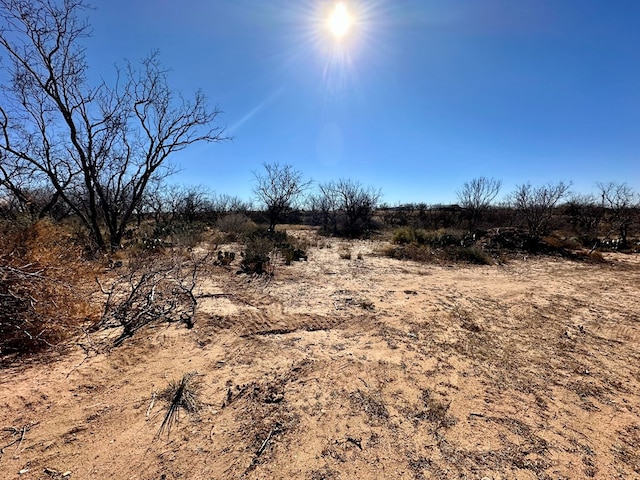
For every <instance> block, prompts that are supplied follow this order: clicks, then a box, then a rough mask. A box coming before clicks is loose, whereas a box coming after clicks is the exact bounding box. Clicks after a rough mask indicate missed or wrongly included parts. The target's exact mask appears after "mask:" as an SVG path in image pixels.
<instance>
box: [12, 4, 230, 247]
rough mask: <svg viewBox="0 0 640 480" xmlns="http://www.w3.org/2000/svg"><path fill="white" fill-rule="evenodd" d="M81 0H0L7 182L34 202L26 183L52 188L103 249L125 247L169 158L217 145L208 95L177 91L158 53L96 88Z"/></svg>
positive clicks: (165, 172) (214, 112) (165, 171)
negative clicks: (200, 145) (129, 230)
mask: <svg viewBox="0 0 640 480" xmlns="http://www.w3.org/2000/svg"><path fill="white" fill-rule="evenodd" d="M87 8H88V6H87V4H86V3H85V2H84V0H0V18H1V20H0V21H1V22H2V26H0V53H4V54H3V55H2V56H3V58H2V62H1V63H0V82H1V84H0V87H1V89H0V92H1V97H0V136H1V138H0V167H1V168H0V183H1V184H2V186H3V187H4V188H5V189H7V190H9V191H11V193H13V194H14V196H16V197H18V198H21V196H22V197H23V198H22V200H23V201H25V202H28V201H29V198H28V189H24V188H22V186H23V185H30V184H33V183H35V184H38V185H41V184H46V185H48V186H50V187H51V189H52V191H53V194H54V198H53V199H54V200H55V201H60V202H63V203H65V204H66V205H68V207H69V209H70V210H71V211H72V212H73V214H75V215H76V216H77V217H78V218H79V219H80V221H81V222H82V224H83V225H84V226H85V227H86V228H87V229H88V231H89V232H90V234H91V236H92V237H93V239H94V241H95V242H96V244H97V246H98V247H99V248H101V249H105V248H107V247H109V246H111V248H115V247H117V246H118V245H119V244H120V241H121V239H122V236H123V235H124V232H125V230H126V226H127V222H129V220H130V219H131V217H132V215H133V213H134V211H135V208H136V207H137V206H138V204H139V203H140V202H141V200H142V198H143V196H144V191H145V189H146V188H147V186H148V185H149V184H150V182H152V181H153V180H154V179H157V178H159V177H163V176H165V175H168V174H169V173H171V168H170V166H169V164H168V159H169V157H170V155H171V154H173V153H174V152H177V151H180V150H182V149H184V148H186V147H187V146H189V145H190V144H193V143H195V142H200V141H205V142H215V141H220V140H222V139H223V138H224V132H223V130H222V129H221V128H220V127H217V126H215V125H214V121H215V119H216V117H217V116H218V114H219V111H218V110H217V109H209V108H208V107H207V105H206V100H205V97H204V95H203V94H202V92H200V91H198V92H196V93H195V95H194V97H193V98H192V99H191V100H186V99H184V98H182V97H181V96H179V95H176V94H175V93H174V92H173V91H172V90H171V88H170V87H169V84H168V82H167V76H166V73H167V72H166V69H165V68H164V67H163V66H162V65H161V63H160V61H159V59H158V54H157V53H153V54H151V55H150V56H148V57H147V58H145V59H143V60H142V62H141V63H140V65H139V66H138V67H134V66H133V65H132V64H127V65H125V67H124V68H122V69H119V70H118V71H117V81H116V82H115V84H114V85H107V84H106V83H104V82H103V83H99V84H97V85H95V86H92V85H90V83H89V81H88V79H87V70H88V65H87V62H86V58H85V53H84V47H83V46H82V43H81V42H82V39H83V38H85V37H87V36H88V35H89V24H88V23H87V22H86V21H85V20H83V19H81V18H80V15H81V14H82V12H83V11H84V10H85V9H87Z"/></svg>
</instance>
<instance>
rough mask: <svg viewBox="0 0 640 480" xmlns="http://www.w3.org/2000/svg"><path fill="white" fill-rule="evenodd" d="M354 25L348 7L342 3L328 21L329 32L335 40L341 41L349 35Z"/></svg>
mask: <svg viewBox="0 0 640 480" xmlns="http://www.w3.org/2000/svg"><path fill="white" fill-rule="evenodd" d="M352 25H353V17H352V16H351V14H350V13H349V10H348V9H347V6H346V5H345V4H344V3H342V2H340V3H338V4H337V5H336V7H335V8H334V9H333V12H332V13H331V16H330V17H329V20H328V26H329V31H330V32H331V34H332V35H333V36H334V37H335V38H337V39H341V38H343V37H344V36H345V35H347V33H349V30H351V26H352Z"/></svg>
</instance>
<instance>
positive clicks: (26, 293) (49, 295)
mask: <svg viewBox="0 0 640 480" xmlns="http://www.w3.org/2000/svg"><path fill="white" fill-rule="evenodd" d="M94 273H95V266H94V265H93V264H91V263H89V262H87V261H84V260H82V251H81V249H80V248H79V247H78V246H76V245H75V244H74V242H73V240H72V236H71V234H70V233H69V232H68V231H66V230H65V229H63V228H62V227H60V226H58V225H56V224H53V223H51V222H49V221H39V222H37V223H34V224H31V225H28V226H26V227H19V226H16V225H11V224H4V225H2V226H1V228H0V356H2V357H4V358H5V359H6V358H7V355H10V356H15V355H23V354H32V353H36V352H38V351H40V350H43V349H47V348H51V347H54V346H60V345H62V344H63V343H64V342H65V340H67V339H68V338H70V337H71V336H73V335H76V334H77V333H78V332H79V330H80V328H81V327H82V326H83V325H85V324H86V323H87V322H93V321H95V320H96V319H97V318H98V315H99V311H98V308H96V306H95V305H92V304H91V302H90V297H91V294H92V291H91V290H89V289H90V288H92V287H93V285H94V282H93V280H92V278H93V276H94Z"/></svg>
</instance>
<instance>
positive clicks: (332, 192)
mask: <svg viewBox="0 0 640 480" xmlns="http://www.w3.org/2000/svg"><path fill="white" fill-rule="evenodd" d="M307 205H308V208H309V210H310V211H311V214H312V215H313V217H314V221H315V222H316V224H320V226H321V227H322V230H323V232H324V233H332V234H334V235H336V234H337V233H338V220H339V214H340V207H341V203H340V198H339V197H338V192H337V190H336V188H335V184H334V183H333V182H330V183H324V184H320V185H318V192H317V193H315V194H313V195H310V196H309V198H308V199H307Z"/></svg>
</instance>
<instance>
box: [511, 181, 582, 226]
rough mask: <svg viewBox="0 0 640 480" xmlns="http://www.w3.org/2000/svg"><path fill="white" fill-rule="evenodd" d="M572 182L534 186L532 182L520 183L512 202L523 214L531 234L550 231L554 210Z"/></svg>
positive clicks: (512, 195) (512, 196)
mask: <svg viewBox="0 0 640 480" xmlns="http://www.w3.org/2000/svg"><path fill="white" fill-rule="evenodd" d="M569 187H570V184H567V183H564V182H558V183H548V184H546V185H542V186H540V187H532V186H531V184H530V183H527V184H526V185H518V186H517V187H516V190H515V191H514V192H513V193H512V194H511V197H510V202H511V203H512V205H513V207H514V208H515V209H516V211H518V212H519V213H520V214H521V215H523V217H524V219H525V221H526V223H527V227H528V228H529V233H530V234H531V235H535V236H538V235H544V234H545V233H547V232H548V229H549V226H550V224H551V219H552V218H553V211H554V209H555V207H556V205H557V204H558V202H559V201H560V199H562V198H563V197H564V196H565V195H566V194H567V192H568V191H569Z"/></svg>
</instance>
